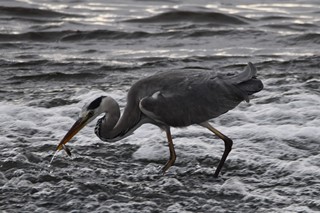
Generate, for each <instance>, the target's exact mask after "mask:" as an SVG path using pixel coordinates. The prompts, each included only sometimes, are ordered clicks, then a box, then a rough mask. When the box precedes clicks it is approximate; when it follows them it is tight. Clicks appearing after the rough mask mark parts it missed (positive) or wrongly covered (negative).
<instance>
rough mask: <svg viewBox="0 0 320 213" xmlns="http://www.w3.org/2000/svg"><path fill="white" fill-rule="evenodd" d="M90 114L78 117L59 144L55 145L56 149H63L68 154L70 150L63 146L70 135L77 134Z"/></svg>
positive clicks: (69, 138)
mask: <svg viewBox="0 0 320 213" xmlns="http://www.w3.org/2000/svg"><path fill="white" fill-rule="evenodd" d="M90 118H91V117H90V116H85V117H83V118H79V119H78V120H77V121H76V122H75V123H74V124H73V126H72V127H71V128H70V130H69V131H68V132H67V134H66V135H65V136H64V137H63V138H62V140H61V141H60V143H59V145H58V146H57V149H56V151H59V150H62V149H65V150H66V152H67V153H68V155H71V154H70V151H69V150H68V149H66V148H65V146H64V145H65V144H66V143H68V142H69V141H70V140H71V139H72V137H73V136H74V135H75V134H77V133H78V132H79V131H80V130H81V129H82V128H83V127H84V126H85V125H86V124H87V121H88V120H89V119H90Z"/></svg>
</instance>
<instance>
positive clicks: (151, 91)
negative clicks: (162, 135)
mask: <svg viewBox="0 0 320 213" xmlns="http://www.w3.org/2000/svg"><path fill="white" fill-rule="evenodd" d="M256 72H257V71H256V68H255V67H254V65H253V64H252V63H250V62H249V63H248V65H247V66H246V68H245V69H244V71H243V72H241V73H240V74H237V75H232V76H229V75H222V74H217V73H215V72H213V71H207V70H206V71H204V70H191V71H190V70H179V71H170V72H164V73H159V74H156V75H153V76H150V77H147V78H144V79H142V80H139V81H138V82H136V83H135V84H134V85H133V86H132V87H131V88H130V90H129V92H128V96H127V105H126V107H125V109H124V112H123V114H122V116H121V117H120V108H119V105H118V103H117V102H116V101H115V100H114V99H113V98H111V97H109V96H101V97H99V98H97V99H95V100H94V101H92V102H91V103H89V104H87V105H85V106H84V107H83V109H82V111H81V113H80V118H79V119H78V120H77V121H76V122H75V123H74V125H73V126H72V127H71V129H70V130H69V131H68V132H67V134H66V135H65V137H64V138H63V139H62V140H61V142H60V144H59V145H58V146H57V150H56V152H58V151H59V150H62V149H65V151H67V153H68V154H69V155H70V154H71V153H70V151H69V150H68V149H67V148H66V146H65V144H66V143H67V142H68V141H70V140H71V138H72V137H73V136H74V135H75V134H77V133H78V131H79V130H80V129H82V128H83V127H84V126H85V125H86V124H88V123H89V122H91V121H92V120H94V119H95V118H96V117H97V116H98V115H100V114H102V113H104V116H103V117H102V118H100V119H99V120H98V121H97V124H96V127H95V133H96V135H97V136H98V137H99V138H100V139H101V140H102V141H110V142H112V141H118V140H121V139H123V138H125V137H127V136H129V135H130V134H132V133H133V131H134V130H136V129H137V128H138V127H140V126H141V125H142V124H145V123H151V124H154V125H156V126H158V127H160V128H161V129H162V130H164V131H165V132H166V135H167V139H168V145H169V151H170V158H169V160H168V161H167V163H166V164H165V166H164V167H163V168H162V172H163V173H165V172H166V171H167V170H168V169H169V168H170V167H171V166H172V165H173V164H174V162H175V160H176V153H175V149H174V146H173V142H172V137H171V133H170V127H186V126H189V125H192V124H198V125H200V126H203V127H205V128H207V129H209V130H210V131H211V132H212V133H214V134H215V135H216V136H218V137H219V138H221V139H222V140H223V141H224V145H225V150H224V153H223V155H222V157H221V160H220V162H219V164H218V167H217V168H216V171H215V174H214V176H215V177H217V176H218V175H219V172H220V170H221V168H222V166H223V164H224V162H225V160H226V158H227V156H228V154H229V152H230V151H231V148H232V144H233V142H232V140H231V139H230V138H228V137H227V136H225V135H224V134H222V133H221V132H219V131H218V130H217V129H215V128H214V127H212V126H211V125H210V124H209V122H208V121H209V120H210V119H212V118H215V117H218V116H219V115H221V114H224V113H226V112H227V111H229V110H231V109H233V108H234V107H236V106H237V105H238V104H239V103H240V102H241V101H243V100H245V101H247V102H248V101H249V97H248V96H249V95H252V94H253V93H256V92H259V91H260V90H262V88H263V84H262V82H261V81H260V80H259V79H256V77H255V75H256Z"/></svg>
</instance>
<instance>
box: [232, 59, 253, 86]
mask: <svg viewBox="0 0 320 213" xmlns="http://www.w3.org/2000/svg"><path fill="white" fill-rule="evenodd" d="M256 74H257V69H256V67H255V66H254V65H253V64H252V63H251V62H249V63H248V65H247V66H246V67H245V68H244V70H243V72H242V73H240V74H238V75H235V76H232V77H231V78H230V81H231V83H232V84H239V83H242V82H244V81H247V80H249V79H251V78H253V77H254V76H256Z"/></svg>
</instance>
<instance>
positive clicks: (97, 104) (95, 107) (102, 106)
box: [57, 96, 109, 150]
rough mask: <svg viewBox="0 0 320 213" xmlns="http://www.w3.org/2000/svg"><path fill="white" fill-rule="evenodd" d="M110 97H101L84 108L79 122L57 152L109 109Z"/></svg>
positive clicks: (74, 125) (73, 126)
mask: <svg viewBox="0 0 320 213" xmlns="http://www.w3.org/2000/svg"><path fill="white" fill-rule="evenodd" d="M108 102H109V101H108V97H107V96H100V97H99V98H96V99H95V100H93V101H92V102H90V103H88V104H85V105H84V106H83V107H82V110H81V112H80V115H79V118H78V120H77V121H76V122H75V123H74V124H73V125H72V127H71V128H70V130H69V131H68V132H67V134H66V135H65V136H64V137H63V139H62V140H61V141H60V143H59V145H58V146H57V150H61V149H63V148H64V144H66V143H68V142H69V141H70V140H71V139H72V138H73V136H74V135H76V134H77V133H78V132H79V131H80V130H81V129H82V128H83V127H84V126H86V125H87V124H88V123H90V122H91V121H93V120H94V119H95V118H96V117H97V116H98V115H100V114H101V113H103V112H105V111H106V108H107V107H108Z"/></svg>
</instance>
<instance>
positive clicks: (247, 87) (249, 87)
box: [230, 62, 263, 102]
mask: <svg viewBox="0 0 320 213" xmlns="http://www.w3.org/2000/svg"><path fill="white" fill-rule="evenodd" d="M256 74H257V69H256V67H255V66H254V65H253V64H252V63H251V62H249V63H248V65H247V66H246V68H245V69H244V71H243V72H242V73H240V74H238V75H236V76H232V78H231V79H230V82H231V83H232V84H233V85H235V86H236V87H237V88H238V89H239V90H240V91H238V94H240V95H241V97H243V99H244V100H245V101H247V102H249V95H252V94H254V93H256V92H259V91H260V90H262V89H263V83H262V81H261V80H259V79H257V78H256V77H255V76H256Z"/></svg>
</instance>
